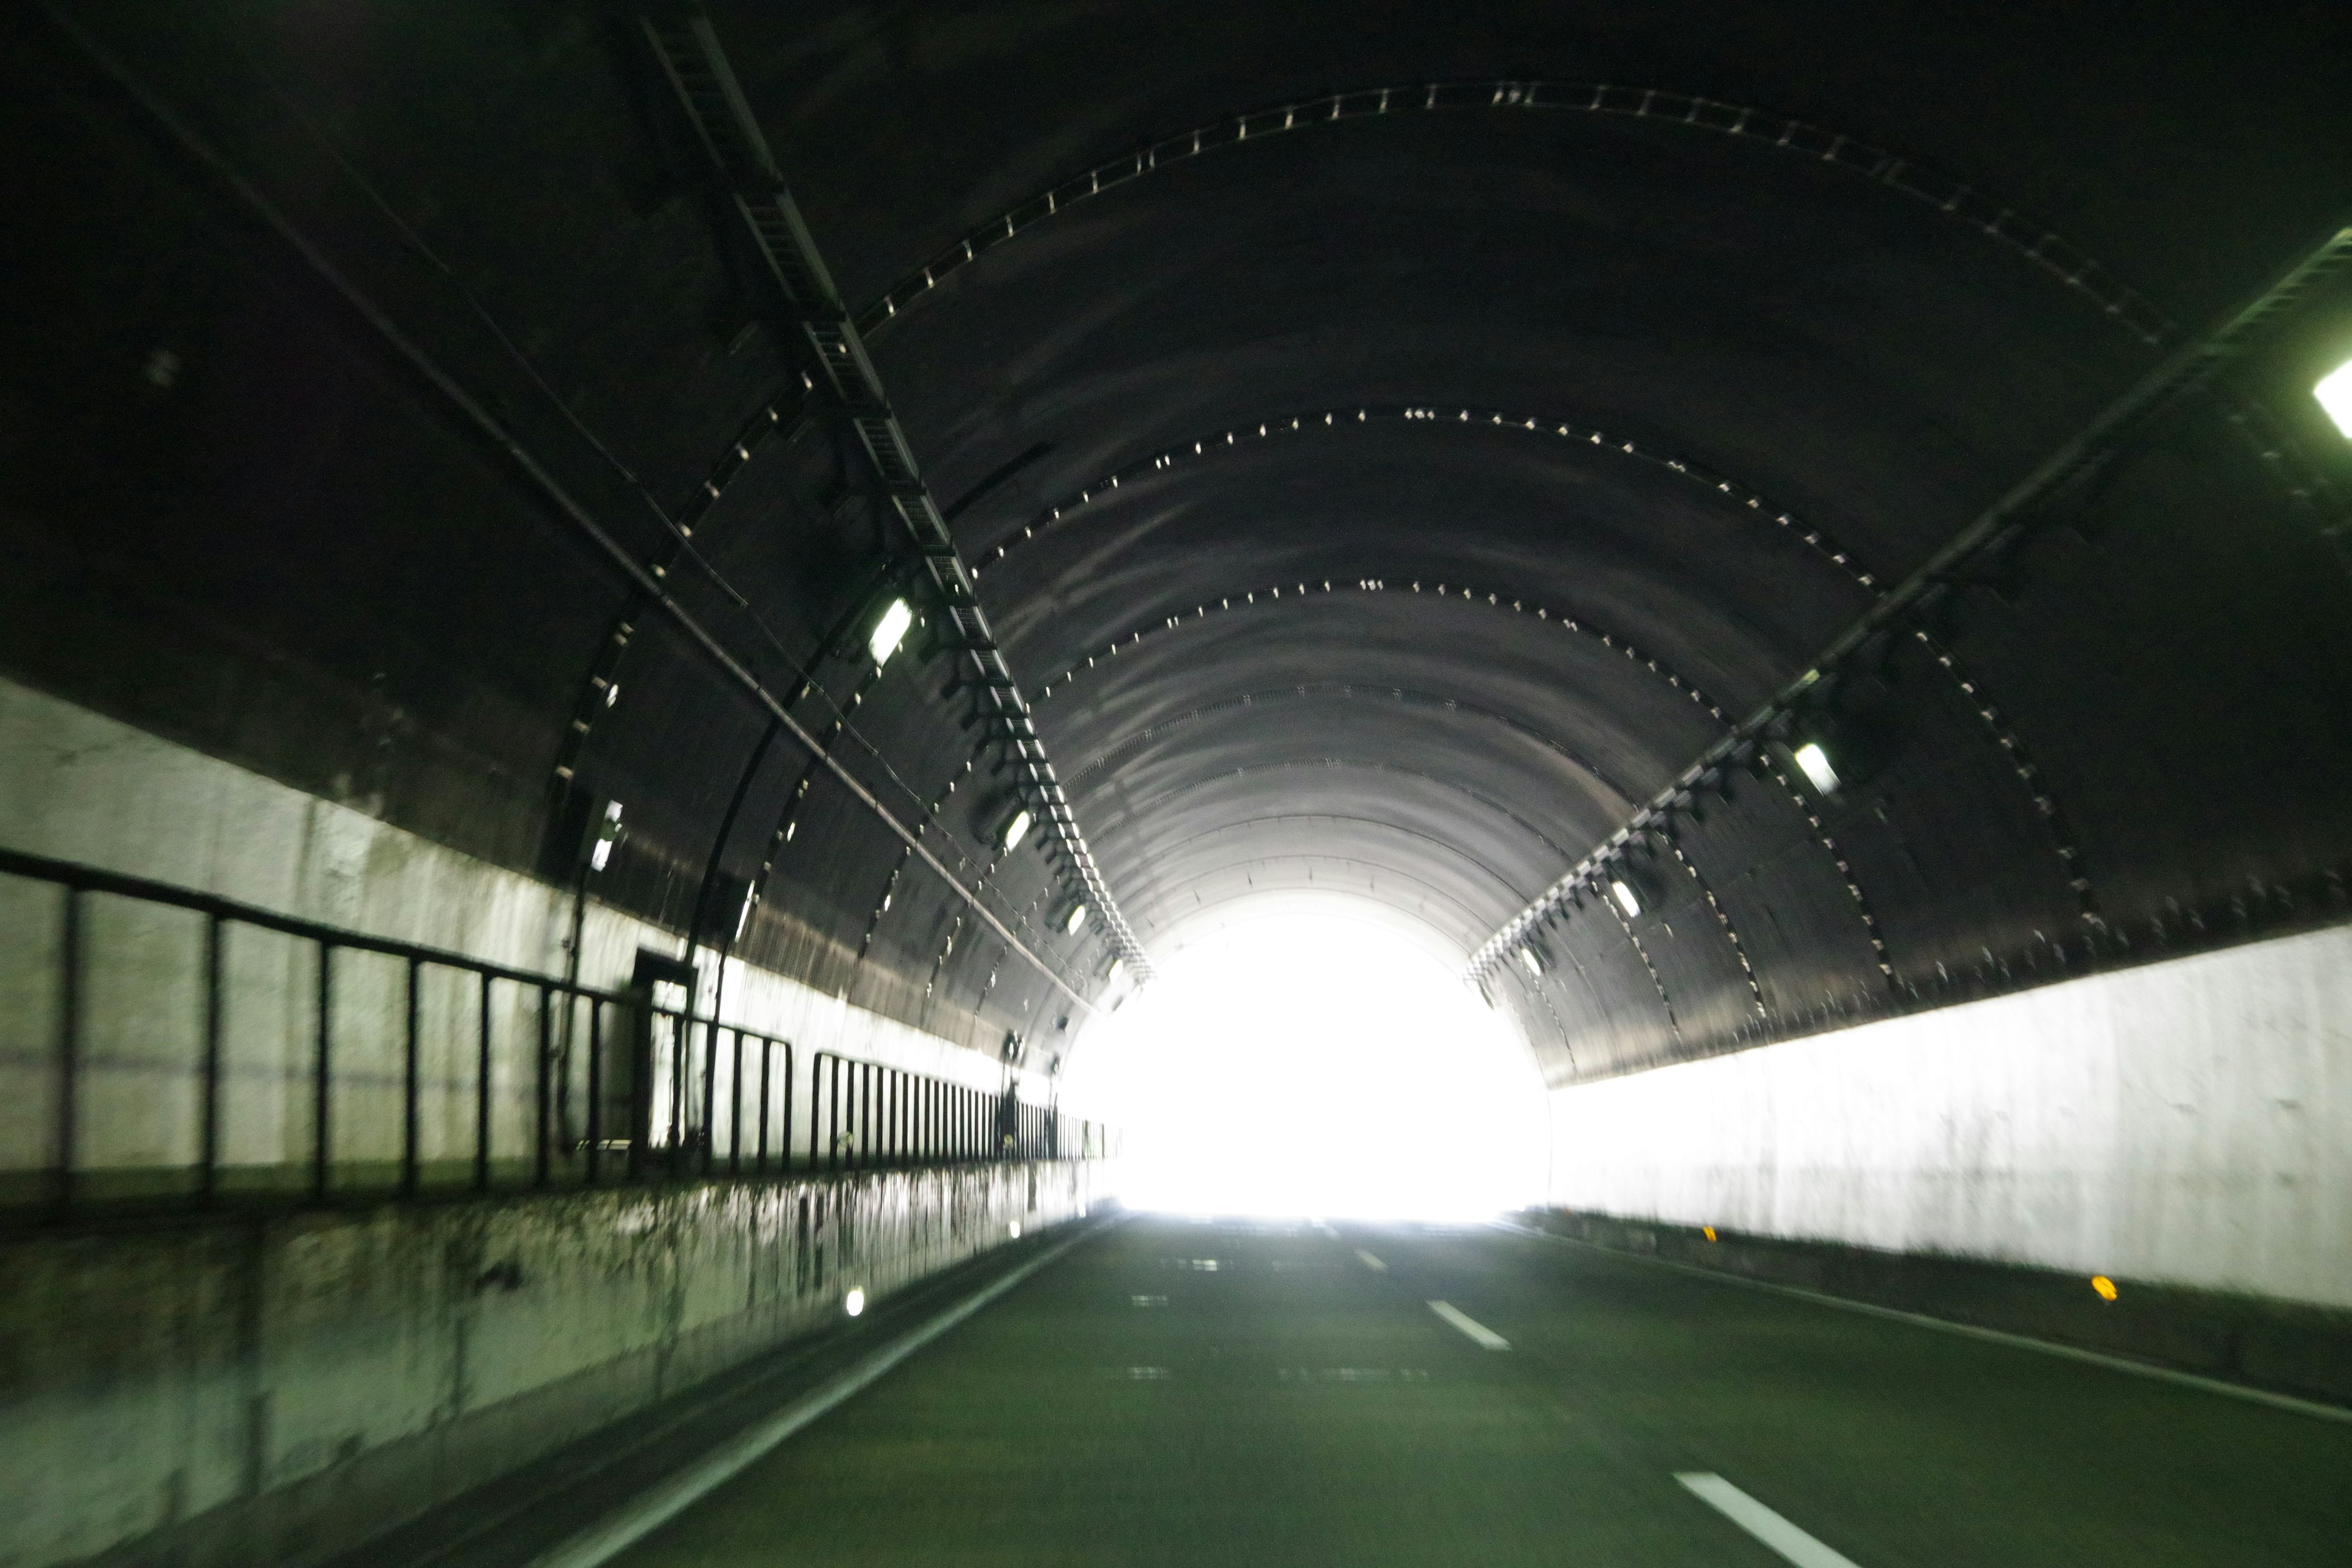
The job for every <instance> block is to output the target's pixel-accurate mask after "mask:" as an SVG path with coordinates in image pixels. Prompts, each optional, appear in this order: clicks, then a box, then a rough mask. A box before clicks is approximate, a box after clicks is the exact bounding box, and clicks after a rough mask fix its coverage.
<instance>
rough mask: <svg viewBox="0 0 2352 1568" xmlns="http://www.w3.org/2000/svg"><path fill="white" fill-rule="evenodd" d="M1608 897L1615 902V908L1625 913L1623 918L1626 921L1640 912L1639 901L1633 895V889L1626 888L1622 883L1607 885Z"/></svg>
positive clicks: (1640, 904) (1640, 902)
mask: <svg viewBox="0 0 2352 1568" xmlns="http://www.w3.org/2000/svg"><path fill="white" fill-rule="evenodd" d="M1609 895H1610V897H1612V898H1613V899H1615V900H1617V907H1618V908H1619V909H1621V910H1624V911H1625V918H1626V919H1627V920H1629V921H1630V920H1632V919H1633V917H1634V916H1635V915H1638V914H1640V913H1641V912H1642V900H1641V899H1640V898H1639V897H1638V896H1637V895H1636V894H1635V893H1634V891H1633V889H1631V888H1629V887H1627V886H1626V885H1625V884H1624V883H1622V882H1611V883H1610V884H1609Z"/></svg>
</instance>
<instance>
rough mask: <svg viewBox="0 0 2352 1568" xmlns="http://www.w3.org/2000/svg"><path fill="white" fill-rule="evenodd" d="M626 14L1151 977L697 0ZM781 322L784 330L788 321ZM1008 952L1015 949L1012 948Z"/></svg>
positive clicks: (1066, 839)
mask: <svg viewBox="0 0 2352 1568" xmlns="http://www.w3.org/2000/svg"><path fill="white" fill-rule="evenodd" d="M638 24H639V26H640V28H641V29H642V31H643V33H644V35H645V37H646V43H647V44H648V45H649V46H650V48H651V52H652V54H653V56H654V58H656V61H657V62H658V63H659V64H660V66H661V68H662V71H663V74H664V76H665V77H666V78H667V80H668V83H669V85H670V88H671V89H672V92H673V95H674V97H675V99H676V100H677V106H678V108H679V110H680V111H681V112H682V113H683V114H684V115H685V117H686V119H687V121H688V123H689V124H691V125H692V126H693V128H694V131H695V133H696V136H697V138H698V142H699V143H700V145H701V147H702V149H703V151H704V153H706V154H707V155H708V157H709V161H710V163H711V166H712V168H713V170H714V172H715V173H716V174H717V175H718V176H719V179H720V180H721V181H722V182H723V184H725V185H726V187H727V195H728V197H729V199H730V203H731V205H732V206H733V208H734V210H735V212H736V213H737V215H738V216H740V217H741V219H742V222H743V233H744V235H745V236H746V237H748V239H749V241H750V243H751V247H752V249H753V250H754V252H755V253H756V254H757V255H758V256H759V257H760V258H761V260H762V261H763V262H764V263H765V264H766V272H767V275H768V279H769V281H770V282H771V283H772V285H773V287H774V290H775V293H776V294H777V295H778V296H780V297H781V302H782V311H781V312H780V313H781V314H782V316H784V317H785V318H786V320H784V321H779V322H777V323H776V325H777V328H778V335H779V336H780V337H784V338H786V340H787V341H789V340H790V338H791V337H793V336H795V335H796V336H798V337H799V338H801V339H802V340H803V342H804V343H805V345H806V347H807V349H808V351H809V353H811V355H812V356H813V358H814V361H815V363H816V365H817V367H818V368H819V370H820V371H821V372H822V373H823V374H824V378H825V382H826V384H827V386H828V387H829V389H830V391H831V393H832V404H833V405H834V406H835V407H836V408H837V409H838V410H839V412H840V414H841V416H843V419H844V422H845V423H846V424H847V425H848V426H850V428H851V430H852V431H853V432H854V433H855V434H856V437H857V440H858V444H859V446H860V447H861V448H862V449H863V450H864V452H865V454H866V461H867V463H868V465H869V466H870V468H871V469H872V471H873V475H874V478H875V479H876V480H877V483H878V484H879V486H880V488H881V490H882V493H883V494H884V496H886V497H887V500H888V504H889V507H890V509H891V510H892V511H894V512H895V513H896V514H897V516H898V520H899V521H900V522H901V523H902V524H903V525H904V526H905V528H906V531H907V534H908V538H909V540H910V541H911V542H912V543H913V544H914V547H915V549H916V551H917V552H918V553H919V556H920V558H921V561H922V564H923V569H924V571H925V573H926V574H928V575H929V579H930V582H931V585H932V589H933V591H934V592H935V593H936V594H937V595H938V598H939V601H940V605H941V606H942V607H943V608H944V609H945V610H946V612H947V615H948V617H949V620H950V624H951V625H952V626H953V627H954V636H955V640H954V643H953V646H954V647H955V648H956V650H957V651H958V652H960V653H961V654H962V655H963V656H964V657H965V658H966V659H968V660H969V661H970V664H971V680H972V685H973V687H974V689H976V690H977V691H978V692H979V693H980V696H981V700H982V701H983V702H984V703H985V704H986V705H987V706H988V708H989V709H990V710H991V714H992V717H991V727H992V729H1001V730H1002V731H1003V735H1004V738H1005V740H1006V741H1007V742H1009V743H1010V745H1011V747H1012V750H1013V754H1014V757H1015V759H1016V762H1017V763H1018V766H1019V769H1020V773H1021V774H1022V776H1023V777H1024V779H1025V781H1026V784H1025V787H1024V788H1023V790H1022V792H1021V793H1022V794H1023V795H1024V796H1026V797H1028V798H1029V799H1030V800H1032V801H1033V802H1034V805H1035V807H1036V810H1037V814H1038V816H1041V817H1042V818H1043V819H1044V821H1045V825H1046V826H1047V827H1048V828H1049V829H1050V830H1051V831H1052V833H1053V834H1054V836H1055V837H1056V838H1057V839H1059V840H1060V841H1061V844H1062V847H1063V850H1064V852H1065V853H1066V855H1067V856H1068V858H1069V860H1070V864H1071V865H1072V866H1073V867H1074V868H1076V871H1077V873H1078V877H1079V880H1080V882H1081V884H1082V886H1083V887H1084V889H1085V890H1086V895H1087V899H1088V900H1090V901H1091V902H1092V903H1093V905H1094V906H1095V908H1096V910H1097V911H1098V912H1099V914H1100V916H1101V918H1102V921H1103V923H1104V925H1105V927H1106V928H1107V929H1108V931H1110V933H1111V937H1112V941H1113V943H1114V945H1115V946H1116V947H1117V948H1118V952H1119V956H1120V957H1121V958H1123V959H1124V960H1125V961H1126V962H1127V963H1128V964H1129V966H1130V967H1131V968H1132V969H1133V970H1134V971H1135V972H1136V973H1137V975H1138V976H1139V978H1143V979H1148V978H1150V973H1151V963H1150V957H1149V956H1148V955H1147V954H1146V953H1145V952H1144V951H1143V946H1142V944H1141V943H1140V942H1138V941H1137V940H1136V938H1135V933H1134V931H1132V930H1131V929H1130V928H1129V925H1128V923H1127V920H1126V917H1125V916H1123V915H1122V914H1120V912H1119V909H1118V901H1117V900H1115V899H1114V898H1112V896H1111V891H1110V888H1109V886H1108V883H1106V882H1105V881H1104V879H1103V876H1102V872H1101V870H1100V868H1098V867H1097V865H1096V862H1095V858H1094V853H1093V851H1092V850H1091V849H1089V848H1088V847H1087V841H1086V836H1085V835H1084V834H1083V833H1082V832H1081V831H1080V830H1079V828H1078V825H1077V820H1076V817H1075V816H1073V815H1072V813H1071V810H1070V805H1069V797H1068V795H1067V794H1066V791H1065V790H1064V788H1063V786H1062V783H1061V781H1060V780H1059V779H1058V778H1057V777H1056V776H1055V772H1054V765H1053V763H1051V762H1050V761H1049V760H1048V759H1047V758H1046V755H1045V746H1044V743H1043V742H1041V741H1039V739H1038V737H1037V726H1036V723H1035V721H1034V719H1033V718H1032V716H1031V713H1030V710H1029V704H1028V703H1027V701H1025V700H1024V699H1023V697H1022V695H1021V689H1020V686H1019V684H1018V682H1017V681H1016V680H1015V679H1013V671H1012V669H1011V668H1010V666H1009V665H1008V664H1007V663H1006V661H1005V658H1004V653H1003V648H1002V647H1000V646H999V645H998V643H997V639H996V634H995V632H994V630H993V629H992V627H991V626H990V625H989V622H988V616H987V614H986V612H985V611H984V610H983V609H982V606H981V604H980V599H979V595H978V592H977V590H976V588H975V587H974V584H973V578H972V574H971V568H970V567H969V566H968V565H967V564H966V563H965V562H964V560H963V558H962V556H961V554H960V553H959V552H958V551H957V548H956V543H955V539H954V536H953V535H952V534H951V533H950V531H949V529H948V524H947V520H946V519H945V517H943V516H942V515H941V514H940V508H939V505H938V503H937V501H936V500H933V498H932V496H931V492H930V489H929V485H928V484H926V483H925V482H924V479H923V477H922V471H921V468H920V467H919V464H918V463H917V461H916V459H915V454H914V449H913V447H911V445H910V444H909V443H908V440H907V436H906V432H905V431H904V430H903V429H901V428H900V427H899V425H898V416H897V414H896V413H894V412H893V411H892V409H891V406H890V402H889V399H888V397H887V395H886V394H885V392H884V390H883V387H882V383H881V378H880V376H879V375H878V374H877V372H876V370H875V368H874V363H873V361H872V360H871V359H869V358H868V357H867V356H866V345H865V342H864V341H863V339H862V338H861V336H860V334H859V331H858V327H857V324H856V321H853V320H852V319H851V317H850V314H849V310H848V308H847V307H846V306H845V305H844V304H842V302H841V300H840V297H839V295H838V293H837V292H836V291H835V288H834V284H833V278H832V275H831V273H830V272H829V271H828V270H827V269H826V268H825V265H824V258H822V257H821V256H820V255H819V254H818V252H817V248H816V242H815V239H814V237H812V236H811V235H810V233H809V231H808V226H807V225H806V224H805V223H803V221H802V219H801V216H800V209H799V207H798V205H796V204H795V203H794V202H793V196H792V193H791V191H790V190H789V189H788V188H787V187H786V185H785V184H784V180H783V175H782V172H781V171H780V169H779V168H778V166H777V163H776V161H775V158H774V155H773V153H772V152H771V150H770V149H769V146H768V143H767V139H766V137H765V135H764V134H763V133H762V132H761V130H760V125H759V121H758V120H757V118H756V117H755V116H754V115H753V114H752V112H751V105H750V102H749V101H748V100H746V98H745V97H744V94H743V89H742V87H741V84H740V82H739V81H738V79H737V78H736V75H735V71H734V68H733V67H732V66H731V65H730V63H729V61H728V58H727V55H726V52H725V50H724V49H723V48H722V47H720V44H719V37H718V34H717V32H716V31H715V30H714V29H713V27H712V26H711V24H710V20H709V17H708V16H706V15H704V14H703V13H702V12H701V10H700V9H699V7H696V8H693V9H690V10H687V11H684V12H681V13H677V14H673V15H668V16H664V15H661V14H658V13H651V12H649V13H646V14H642V15H640V16H639V18H638ZM794 328H796V329H797V331H796V332H793V331H791V330H790V329H794ZM910 842H911V840H910ZM975 907H976V906H975ZM992 923H993V922H992ZM1004 934H1006V936H1007V940H1013V939H1012V938H1011V936H1010V933H1009V932H1008V933H1004ZM1015 945H1016V946H1018V943H1017V942H1016V943H1015ZM1021 951H1022V952H1024V955H1026V953H1027V950H1026V949H1025V948H1023V949H1021Z"/></svg>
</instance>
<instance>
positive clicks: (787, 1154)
mask: <svg viewBox="0 0 2352 1568" xmlns="http://www.w3.org/2000/svg"><path fill="white" fill-rule="evenodd" d="M793 1073H794V1068H793V1043H792V1042H791V1041H790V1040H786V1041H785V1042H784V1107H783V1110H784V1127H783V1136H782V1137H781V1138H778V1139H777V1140H776V1142H777V1143H778V1144H779V1145H780V1146H781V1147H782V1150H783V1154H784V1158H783V1169H784V1174H786V1175H787V1176H789V1175H791V1174H792V1173H793ZM809 1104H810V1105H811V1106H814V1105H815V1104H816V1085H815V1084H814V1082H812V1083H811V1084H810V1085H809ZM809 1125H810V1126H812V1127H814V1126H815V1125H816V1115H815V1113H814V1110H812V1111H811V1113H810V1115H809Z"/></svg>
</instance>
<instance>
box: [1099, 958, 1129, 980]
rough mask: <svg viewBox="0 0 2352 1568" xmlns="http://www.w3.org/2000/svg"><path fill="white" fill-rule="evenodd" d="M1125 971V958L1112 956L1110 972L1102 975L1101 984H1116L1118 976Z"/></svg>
mask: <svg viewBox="0 0 2352 1568" xmlns="http://www.w3.org/2000/svg"><path fill="white" fill-rule="evenodd" d="M1124 973H1127V960H1125V959H1124V958H1114V959H1112V960H1111V961H1110V973H1108V974H1106V975H1104V976H1103V984H1106V985H1116V984H1118V977H1119V976H1120V975H1122V974H1124Z"/></svg>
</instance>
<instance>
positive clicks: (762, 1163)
mask: <svg viewBox="0 0 2352 1568" xmlns="http://www.w3.org/2000/svg"><path fill="white" fill-rule="evenodd" d="M775 1066H776V1042H775V1041H773V1040H772V1039H770V1038H768V1037H767V1036H765V1035H762V1036H761V1037H760V1152H759V1155H758V1157H757V1159H756V1161H755V1162H754V1163H753V1164H752V1167H751V1169H752V1170H753V1172H755V1173H758V1174H760V1175H762V1176H764V1175H766V1174H767V1173H768V1099H769V1095H770V1093H771V1092H772V1091H771V1089H770V1088H769V1078H770V1075H771V1074H772V1072H773V1071H774V1070H775Z"/></svg>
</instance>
